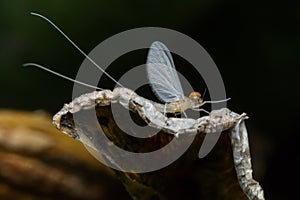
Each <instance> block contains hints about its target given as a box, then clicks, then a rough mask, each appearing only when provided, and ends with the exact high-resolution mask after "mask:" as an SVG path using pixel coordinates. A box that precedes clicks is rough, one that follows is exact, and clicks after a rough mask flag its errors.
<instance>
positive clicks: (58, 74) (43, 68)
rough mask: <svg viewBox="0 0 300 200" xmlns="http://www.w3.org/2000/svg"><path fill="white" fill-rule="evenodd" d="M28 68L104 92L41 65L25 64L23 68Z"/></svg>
mask: <svg viewBox="0 0 300 200" xmlns="http://www.w3.org/2000/svg"><path fill="white" fill-rule="evenodd" d="M28 66H33V67H38V68H40V69H42V70H45V71H47V72H50V73H52V74H55V75H57V76H59V77H62V78H64V79H67V80H69V81H72V82H74V83H77V84H80V85H84V86H87V87H90V88H94V89H98V90H103V89H102V88H99V87H96V86H93V85H90V84H87V83H84V82H81V81H78V80H75V79H72V78H70V77H67V76H65V75H62V74H60V73H57V72H55V71H52V70H51V69H48V68H47V67H43V66H42V65H39V64H36V63H25V64H23V65H22V67H28Z"/></svg>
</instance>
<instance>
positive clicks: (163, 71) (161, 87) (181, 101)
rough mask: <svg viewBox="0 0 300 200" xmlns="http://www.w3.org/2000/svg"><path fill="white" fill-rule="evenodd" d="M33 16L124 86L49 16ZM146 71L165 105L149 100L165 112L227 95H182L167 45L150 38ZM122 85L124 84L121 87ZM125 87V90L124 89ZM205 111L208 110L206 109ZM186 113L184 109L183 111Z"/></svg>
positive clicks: (194, 107) (176, 110)
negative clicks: (202, 96) (52, 28)
mask: <svg viewBox="0 0 300 200" xmlns="http://www.w3.org/2000/svg"><path fill="white" fill-rule="evenodd" d="M31 14H32V15H34V16H38V17H41V18H42V19H44V20H46V21H47V22H48V23H50V24H51V25H52V26H53V27H54V28H55V29H56V30H58V31H59V32H60V33H61V34H62V35H63V36H64V37H65V38H66V39H67V40H68V41H69V42H70V43H71V44H72V45H73V46H74V47H75V48H76V49H77V50H78V51H79V52H80V53H82V54H83V55H84V56H85V57H86V58H87V59H88V60H89V61H90V62H91V63H93V64H94V65H95V66H96V67H97V68H98V69H99V70H101V71H102V72H103V73H104V74H105V75H107V76H108V77H109V78H110V79H111V80H112V81H114V82H115V83H116V84H117V85H118V86H119V87H121V88H124V86H123V85H122V84H120V83H119V82H118V81H116V80H115V79H114V78H113V77H112V76H110V75H109V74H108V73H107V72H105V71H104V70H103V69H102V68H101V67H100V66H99V65H98V64H97V63H96V62H95V61H94V60H92V59H91V58H90V57H89V56H88V55H87V54H86V53H84V51H82V50H81V49H80V48H79V47H78V46H77V45H76V44H75V43H74V42H73V41H72V40H71V39H70V38H69V37H68V36H67V35H66V34H65V33H64V32H63V31H62V30H61V29H60V28H58V26H57V25H55V24H54V23H53V22H52V21H51V20H49V19H48V18H46V17H44V16H43V15H40V14H37V13H33V12H32V13H31ZM23 66H35V67H38V68H41V69H43V70H46V71H48V72H50V73H53V74H55V75H57V76H60V77H62V78H64V79H67V80H70V81H73V82H75V83H78V84H81V85H84V86H87V87H91V88H94V89H99V90H101V91H102V90H103V89H102V88H99V87H96V86H93V85H89V84H86V83H83V82H81V81H78V80H75V79H72V78H69V77H67V76H64V75H62V74H59V73H57V72H54V71H52V70H50V69H48V68H46V67H43V66H41V65H39V64H35V63H26V64H23ZM146 66H147V67H146V69H147V75H148V79H149V82H150V85H151V87H152V90H153V91H154V93H155V94H156V95H157V96H158V98H159V99H160V100H162V101H163V102H165V104H164V105H162V104H159V103H155V102H152V103H153V105H154V106H155V107H156V109H157V110H159V111H160V112H162V113H164V114H166V113H184V111H185V110H187V109H193V110H196V111H200V110H201V111H205V110H204V109H200V106H202V105H204V104H206V103H219V102H224V101H228V100H229V99H225V100H220V101H203V100H202V98H201V94H200V93H199V92H192V93H191V94H190V95H189V97H186V96H184V93H183V89H182V87H181V83H180V80H179V77H178V75H177V71H176V69H175V65H174V62H173V59H172V56H171V53H170V51H169V49H168V48H167V47H166V46H165V45H164V44H163V43H161V42H158V41H156V42H153V43H152V45H151V47H150V50H149V53H148V57H147V65H146ZM121 88H119V89H118V90H117V91H118V92H120V93H122V89H121ZM124 89H125V88H124ZM125 91H128V89H127V90H124V92H125ZM206 112H207V111H206ZM184 114H185V113H184Z"/></svg>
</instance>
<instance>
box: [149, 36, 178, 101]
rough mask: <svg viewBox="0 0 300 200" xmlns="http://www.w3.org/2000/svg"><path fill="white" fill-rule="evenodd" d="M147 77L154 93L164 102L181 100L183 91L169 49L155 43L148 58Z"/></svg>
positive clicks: (159, 43)
mask: <svg viewBox="0 0 300 200" xmlns="http://www.w3.org/2000/svg"><path fill="white" fill-rule="evenodd" d="M146 69H147V75H148V79H149V82H150V85H151V87H152V90H153V92H154V93H155V94H156V95H157V97H158V98H159V99H160V100H162V101H164V102H172V101H176V100H180V99H181V98H182V97H183V95H184V94H183V90H182V87H181V83H180V80H179V77H178V75H177V71H176V69H175V65H174V62H173V59H172V56H171V53H170V51H169V49H168V48H167V47H166V46H165V45H164V44H163V43H161V42H157V41H156V42H153V43H152V45H151V47H150V50H149V52H148V57H147V64H146Z"/></svg>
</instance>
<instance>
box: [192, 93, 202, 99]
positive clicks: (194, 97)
mask: <svg viewBox="0 0 300 200" xmlns="http://www.w3.org/2000/svg"><path fill="white" fill-rule="evenodd" d="M189 98H190V99H193V100H198V99H200V98H201V94H200V93H199V92H192V93H191V94H190V96H189Z"/></svg>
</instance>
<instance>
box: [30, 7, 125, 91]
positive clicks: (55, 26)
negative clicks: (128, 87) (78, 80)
mask: <svg viewBox="0 0 300 200" xmlns="http://www.w3.org/2000/svg"><path fill="white" fill-rule="evenodd" d="M30 14H31V15H34V16H37V17H40V18H42V19H44V20H45V21H47V22H48V23H50V24H51V25H52V26H53V27H54V28H55V29H56V30H57V31H58V32H60V33H61V34H62V35H63V36H64V37H65V38H66V39H67V40H68V41H69V42H70V43H71V44H72V45H73V46H74V47H75V48H76V49H77V50H78V51H79V52H80V53H81V54H82V55H84V56H85V57H86V58H87V59H88V60H89V61H90V62H91V63H92V64H94V65H95V66H96V67H97V68H98V69H99V70H100V71H102V72H103V73H104V74H105V75H106V76H108V77H109V78H110V79H111V80H112V81H114V82H115V83H116V84H117V85H119V86H121V87H124V86H123V85H122V84H121V83H119V82H118V81H116V80H115V79H114V78H113V77H112V76H110V75H109V74H108V73H107V72H105V70H103V69H102V68H101V67H100V66H99V65H98V64H97V63H96V62H95V61H94V60H93V59H91V58H90V57H89V56H88V55H87V54H86V53H84V51H82V50H81V49H80V48H79V47H78V46H77V45H76V44H75V43H74V42H73V41H72V40H71V39H70V38H69V37H68V36H67V35H66V34H65V33H64V32H63V31H62V30H61V29H60V28H58V26H57V25H55V24H54V23H53V22H52V21H51V20H50V19H48V18H47V17H45V16H43V15H41V14H38V13H34V12H31V13H30ZM36 67H37V66H36ZM44 69H45V68H44ZM46 71H49V70H46ZM50 71H51V70H50ZM56 75H58V74H56ZM68 80H69V79H68ZM72 80H73V79H72ZM74 82H75V81H74Z"/></svg>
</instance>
